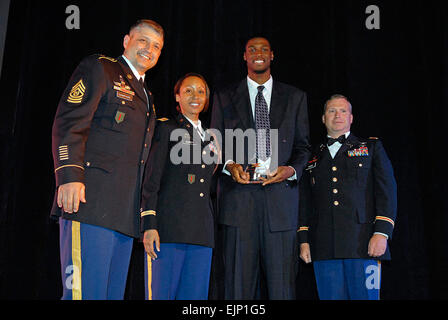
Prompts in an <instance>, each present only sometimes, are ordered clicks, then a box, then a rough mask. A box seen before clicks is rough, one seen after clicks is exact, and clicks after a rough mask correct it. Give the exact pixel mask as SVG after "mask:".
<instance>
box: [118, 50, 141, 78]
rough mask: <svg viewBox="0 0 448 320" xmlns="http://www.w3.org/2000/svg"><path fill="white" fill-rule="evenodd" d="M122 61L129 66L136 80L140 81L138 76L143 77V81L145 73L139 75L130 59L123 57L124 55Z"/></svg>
mask: <svg viewBox="0 0 448 320" xmlns="http://www.w3.org/2000/svg"><path fill="white" fill-rule="evenodd" d="M122 57H123V59H124V61H126V63H127V64H128V66H129V68H131V71H132V73H133V74H134V76H135V78H137V81H140V78H143V81H145V74H143V75H141V74H140V73H138V71H137V69H135V67H134V66H133V65H132V63H131V61H129V60H128V58H126V57H125V55H124V54H123V55H122Z"/></svg>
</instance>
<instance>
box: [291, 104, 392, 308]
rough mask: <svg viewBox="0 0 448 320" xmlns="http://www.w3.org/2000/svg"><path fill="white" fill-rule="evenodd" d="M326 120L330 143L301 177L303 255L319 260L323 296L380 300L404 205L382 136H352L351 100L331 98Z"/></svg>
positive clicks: (316, 265)
mask: <svg viewBox="0 0 448 320" xmlns="http://www.w3.org/2000/svg"><path fill="white" fill-rule="evenodd" d="M322 121H323V123H324V124H325V126H326V128H327V132H328V141H327V143H325V144H322V145H320V146H319V147H318V148H317V150H315V152H314V153H313V157H312V158H311V160H310V161H309V163H308V166H307V168H306V171H305V172H306V173H305V174H304V176H303V180H302V181H301V182H303V187H301V190H302V192H303V195H302V197H301V199H302V201H301V204H300V209H301V210H300V213H301V214H300V228H299V240H300V242H301V245H300V257H301V258H302V259H303V260H304V261H305V262H306V263H310V262H311V261H312V260H313V261H314V272H315V277H316V283H317V289H318V293H319V298H320V299H324V300H328V299H337V300H342V299H344V300H345V299H362V300H376V299H379V291H380V280H381V263H380V261H381V260H389V259H390V252H389V249H388V246H387V240H388V239H391V237H392V231H393V228H394V224H395V216H396V210H397V198H396V197H397V187H396V182H395V178H394V174H393V169H392V166H391V163H390V161H389V158H388V157H387V155H386V152H385V151H384V148H383V146H382V143H381V142H380V141H379V140H378V139H377V138H369V139H361V138H357V137H355V136H354V135H353V134H352V133H350V127H351V124H352V122H353V114H352V106H351V104H350V102H349V101H348V100H347V98H346V97H344V96H342V95H334V96H332V97H331V98H330V99H329V100H328V101H327V102H326V104H325V107H324V114H323V116H322ZM301 186H302V184H301Z"/></svg>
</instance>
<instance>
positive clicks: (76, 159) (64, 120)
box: [51, 55, 155, 237]
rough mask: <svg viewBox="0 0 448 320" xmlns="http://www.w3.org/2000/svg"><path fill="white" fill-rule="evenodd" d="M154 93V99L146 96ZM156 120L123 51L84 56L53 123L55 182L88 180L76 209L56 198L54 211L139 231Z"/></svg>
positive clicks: (123, 230) (121, 229)
mask: <svg viewBox="0 0 448 320" xmlns="http://www.w3.org/2000/svg"><path fill="white" fill-rule="evenodd" d="M147 98H149V102H148V100H147ZM154 126H155V109H154V105H153V102H152V96H151V93H150V92H149V91H147V94H145V91H144V89H143V87H142V86H141V85H140V84H139V83H138V81H137V79H136V78H135V77H134V74H133V73H132V71H131V69H130V68H129V66H128V65H127V63H126V62H125V61H124V59H123V58H122V57H120V58H118V60H116V59H112V58H108V57H104V56H101V55H92V56H89V57H87V58H85V59H84V60H83V61H82V62H81V63H80V64H79V66H78V67H77V69H76V70H75V72H74V73H73V75H72V77H71V79H70V82H69V84H68V86H67V88H66V90H65V92H64V93H63V95H62V98H61V100H60V102H59V106H58V109H57V112H56V116H55V119H54V123H53V134H52V135H53V146H52V149H53V159H54V166H55V176H56V187H58V186H60V185H62V184H65V183H68V182H83V183H84V184H85V186H86V201H87V203H85V204H84V203H80V208H79V211H78V213H76V214H68V213H65V212H63V210H62V209H60V208H58V206H57V202H56V196H57V194H56V196H55V201H54V203H53V209H52V212H51V214H52V216H61V215H62V216H63V217H64V218H66V219H69V220H76V221H79V222H83V223H87V224H92V225H97V226H101V227H105V228H108V229H112V230H115V231H118V232H121V233H124V234H126V235H129V236H134V237H138V236H139V235H140V230H139V220H140V217H139V208H140V186H141V180H142V177H143V169H144V165H145V163H146V160H147V157H148V155H149V148H150V144H151V140H152V135H153V132H154V130H153V129H154Z"/></svg>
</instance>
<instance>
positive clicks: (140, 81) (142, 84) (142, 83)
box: [138, 77, 145, 91]
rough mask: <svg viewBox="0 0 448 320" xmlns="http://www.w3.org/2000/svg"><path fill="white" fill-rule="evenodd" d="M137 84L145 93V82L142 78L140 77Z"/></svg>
mask: <svg viewBox="0 0 448 320" xmlns="http://www.w3.org/2000/svg"><path fill="white" fill-rule="evenodd" d="M138 83H140V85H141V86H142V89H143V91H145V81H143V77H141V78H140V80H138Z"/></svg>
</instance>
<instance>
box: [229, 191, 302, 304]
mask: <svg viewBox="0 0 448 320" xmlns="http://www.w3.org/2000/svg"><path fill="white" fill-rule="evenodd" d="M247 187H248V188H252V189H253V191H252V192H250V193H247V194H248V196H250V197H252V198H253V199H250V201H248V202H249V203H253V204H254V207H253V208H244V210H246V211H248V216H249V219H248V221H247V223H244V224H243V225H239V226H227V225H224V226H223V261H224V283H225V285H224V287H225V289H224V298H225V299H227V300H254V299H271V300H288V299H294V298H295V278H296V275H297V267H298V251H297V250H298V248H297V233H296V230H287V231H281V232H271V231H270V227H269V219H268V214H267V210H266V208H267V206H266V197H268V196H269V193H268V192H266V190H265V189H264V187H262V186H261V185H249V186H247Z"/></svg>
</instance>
